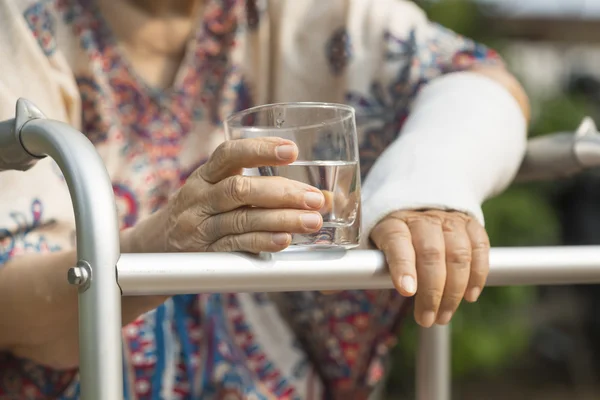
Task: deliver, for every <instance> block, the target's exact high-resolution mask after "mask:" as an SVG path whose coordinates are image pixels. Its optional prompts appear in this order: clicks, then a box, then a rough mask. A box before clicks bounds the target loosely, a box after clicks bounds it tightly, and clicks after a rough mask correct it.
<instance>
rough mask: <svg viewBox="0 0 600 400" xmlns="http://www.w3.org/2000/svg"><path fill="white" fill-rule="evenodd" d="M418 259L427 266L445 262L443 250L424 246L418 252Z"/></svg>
mask: <svg viewBox="0 0 600 400" xmlns="http://www.w3.org/2000/svg"><path fill="white" fill-rule="evenodd" d="M417 257H419V258H420V259H421V261H423V262H425V263H427V264H434V263H440V262H442V261H444V254H443V251H442V249H440V248H439V247H437V246H431V245H424V246H423V247H421V248H420V249H419V250H418V251H417Z"/></svg>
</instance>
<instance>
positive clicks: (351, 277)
mask: <svg viewBox="0 0 600 400" xmlns="http://www.w3.org/2000/svg"><path fill="white" fill-rule="evenodd" d="M490 264H491V271H490V275H489V277H488V286H506V285H511V286H516V285H561V284H578V283H600V246H573V247H566V246H565V247H528V248H512V247H511V248H494V249H492V250H491V254H490ZM117 273H118V282H119V286H120V287H121V290H122V292H123V294H124V295H151V294H186V293H200V292H202V293H208V292H240V291H243V292H259V291H260V292H281V291H294V290H326V289H331V290H334V289H388V288H391V287H392V283H391V281H390V279H389V277H388V275H387V270H386V266H385V261H384V257H383V255H382V254H381V253H380V252H378V251H363V250H353V251H347V252H345V251H340V252H306V253H300V252H298V253H296V252H290V253H287V252H284V253H279V254H273V255H261V256H252V255H248V254H240V253H198V254H190V253H178V254H123V255H121V259H120V260H119V262H118V263H117Z"/></svg>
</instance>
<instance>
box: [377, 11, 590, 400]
mask: <svg viewBox="0 0 600 400" xmlns="http://www.w3.org/2000/svg"><path fill="white" fill-rule="evenodd" d="M417 3H418V4H419V5H420V6H421V7H422V8H424V9H425V10H426V11H427V13H428V15H429V17H430V19H432V20H434V21H437V22H439V23H441V24H442V25H444V26H446V27H448V28H450V29H452V30H454V31H456V32H459V33H461V34H464V35H465V36H468V37H470V38H473V39H475V40H477V41H479V42H482V43H484V44H487V45H489V46H491V47H493V48H495V49H496V50H498V51H499V52H500V53H501V54H503V48H504V47H505V46H506V45H507V44H508V43H507V41H506V40H503V39H502V38H500V37H495V36H494V35H493V34H491V33H490V32H489V31H488V27H487V25H486V24H485V19H484V18H482V9H481V8H480V7H478V6H477V5H475V4H474V3H472V2H471V1H467V0H454V1H435V2H423V1H418V2H417ZM505 60H506V62H507V64H508V65H509V66H510V65H511V62H512V61H511V60H510V59H506V58H505ZM531 101H532V109H533V119H532V123H531V127H530V135H531V136H535V135H541V134H546V133H551V132H556V131H573V130H574V129H576V128H577V126H578V125H579V123H580V122H581V119H582V118H583V117H584V116H585V115H589V114H590V112H591V105H589V104H588V102H586V100H585V99H582V98H577V97H575V96H570V95H567V94H565V93H562V94H560V95H553V96H551V97H544V98H536V97H535V96H532V98H531ZM560 184H561V183H544V184H526V185H518V186H513V187H511V188H510V189H509V190H508V191H506V192H505V193H504V194H502V195H501V196H498V197H496V198H494V199H492V200H490V201H488V202H487V203H486V204H485V206H484V212H485V216H486V228H487V230H488V233H489V235H490V239H491V243H492V246H495V247H498V246H536V245H555V244H559V242H560V225H559V221H558V218H557V216H556V212H555V210H554V208H553V204H552V198H553V193H554V192H555V191H556V190H557V186H558V185H560ZM536 298H537V291H536V289H535V288H529V287H527V288H525V287H511V288H487V289H486V290H485V291H484V294H483V295H482V297H481V299H480V301H479V302H478V304H476V305H470V304H464V303H463V304H462V305H461V307H460V309H459V312H458V313H457V315H456V317H455V319H454V320H453V336H452V346H453V347H452V352H453V354H452V371H453V374H454V377H453V378H454V380H455V381H460V380H461V379H467V378H482V377H485V376H494V375H497V374H500V373H501V371H502V370H504V369H505V368H510V367H511V365H512V364H514V363H515V362H518V361H516V360H519V358H520V355H521V354H523V353H524V352H525V351H526V350H527V348H528V346H529V344H530V339H531V334H532V326H531V323H530V321H529V317H528V314H527V313H526V312H522V310H523V309H526V308H527V307H529V306H531V305H532V304H533V303H535V302H536ZM400 341H401V345H400V346H398V347H397V350H395V351H396V353H395V354H394V358H393V370H392V374H391V376H390V380H389V385H388V386H389V389H388V391H390V392H392V393H393V392H394V391H395V390H399V389H401V388H406V387H409V386H411V385H412V379H413V376H414V357H415V352H414V350H415V348H416V325H415V323H414V321H413V320H412V319H407V322H406V325H405V327H404V334H403V335H401V338H400ZM599 397H600V396H599ZM391 398H395V397H391Z"/></svg>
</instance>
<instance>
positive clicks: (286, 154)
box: [275, 144, 296, 160]
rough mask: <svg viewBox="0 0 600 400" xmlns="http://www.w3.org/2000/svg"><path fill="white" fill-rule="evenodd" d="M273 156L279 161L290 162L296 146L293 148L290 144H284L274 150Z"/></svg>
mask: <svg viewBox="0 0 600 400" xmlns="http://www.w3.org/2000/svg"><path fill="white" fill-rule="evenodd" d="M275 154H277V158H279V159H280V160H291V159H292V158H294V155H295V154H296V146H293V145H291V144H284V145H283V146H278V147H277V148H276V149H275Z"/></svg>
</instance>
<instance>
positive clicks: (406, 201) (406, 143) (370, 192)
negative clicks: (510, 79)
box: [362, 72, 527, 244]
mask: <svg viewBox="0 0 600 400" xmlns="http://www.w3.org/2000/svg"><path fill="white" fill-rule="evenodd" d="M526 127H527V123H526V120H525V117H524V116H523V113H522V111H521V109H520V107H519V105H518V103H517V101H516V99H514V98H513V96H512V95H511V94H510V93H509V92H508V90H506V89H505V88H504V87H503V86H502V85H500V84H499V83H497V82H495V81H494V80H492V79H490V78H487V77H485V76H483V75H480V74H477V73H474V72H458V73H451V74H448V75H445V76H443V77H440V78H437V79H435V80H433V81H432V82H431V83H430V84H429V85H428V86H427V87H426V88H425V89H423V91H422V92H421V93H420V94H419V96H418V97H417V99H416V101H415V103H414V105H413V109H412V112H411V114H410V116H409V118H408V120H407V121H406V123H405V125H404V126H403V129H402V131H401V134H400V136H399V138H398V139H396V140H395V141H394V142H393V143H392V145H390V146H389V147H388V148H387V149H386V150H385V151H384V152H383V153H382V155H381V156H380V157H379V158H378V159H377V161H376V162H375V164H374V165H373V168H372V169H371V170H370V172H369V175H368V176H367V178H366V180H365V182H364V184H363V188H362V193H363V209H362V216H363V220H362V223H363V235H362V236H363V241H364V242H365V244H366V243H368V240H369V238H368V236H369V233H370V232H371V230H372V229H373V227H374V226H375V225H376V224H377V223H378V222H379V221H380V220H381V219H382V218H384V217H385V216H387V215H388V214H390V213H392V212H394V211H396V210H414V209H425V208H435V209H443V210H457V211H463V212H466V213H469V214H470V215H472V216H473V217H475V218H477V219H478V220H479V221H481V222H482V223H483V222H484V220H483V213H482V211H481V204H482V203H483V201H484V200H485V199H487V198H488V197H490V196H493V195H495V194H497V193H499V192H501V191H502V190H503V189H505V188H506V187H507V186H508V185H509V184H510V183H511V181H512V179H513V178H514V176H515V174H516V172H517V170H518V168H519V165H520V163H521V161H522V159H523V156H524V154H525V147H526V140H527V135H526V130H527V128H526Z"/></svg>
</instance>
